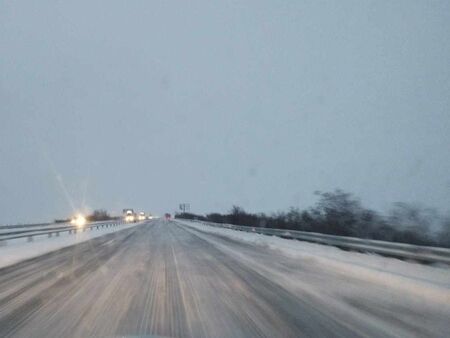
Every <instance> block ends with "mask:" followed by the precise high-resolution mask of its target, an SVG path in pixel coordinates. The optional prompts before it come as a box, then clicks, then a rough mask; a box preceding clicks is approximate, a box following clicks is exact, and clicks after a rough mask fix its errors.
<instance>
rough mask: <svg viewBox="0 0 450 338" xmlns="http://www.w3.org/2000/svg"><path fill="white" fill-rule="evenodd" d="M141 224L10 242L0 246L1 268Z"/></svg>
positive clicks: (63, 233)
mask: <svg viewBox="0 0 450 338" xmlns="http://www.w3.org/2000/svg"><path fill="white" fill-rule="evenodd" d="M140 224H142V223H135V224H120V225H118V226H115V227H108V228H99V229H98V230H97V229H93V230H86V231H78V232H77V233H76V234H74V233H72V234H69V233H68V232H62V233H60V235H59V236H58V237H57V236H55V234H53V236H52V237H50V238H48V237H46V236H45V235H43V236H34V237H33V242H27V239H26V238H20V239H14V240H8V241H7V244H6V245H3V246H0V268H2V267H5V266H8V265H12V264H15V263H17V262H20V261H22V260H25V259H29V258H33V257H36V256H40V255H43V254H45V253H48V252H51V251H55V250H58V249H61V248H64V247H67V246H71V245H75V244H78V243H81V242H84V241H88V240H90V239H93V238H96V237H100V236H104V235H106V234H110V233H113V232H116V231H121V230H124V229H128V228H132V227H134V226H136V225H140Z"/></svg>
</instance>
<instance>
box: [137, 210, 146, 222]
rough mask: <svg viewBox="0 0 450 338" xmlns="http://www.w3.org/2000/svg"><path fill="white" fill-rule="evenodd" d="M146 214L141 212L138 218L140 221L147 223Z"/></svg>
mask: <svg viewBox="0 0 450 338" xmlns="http://www.w3.org/2000/svg"><path fill="white" fill-rule="evenodd" d="M145 218H146V217H145V212H143V211H141V212H140V213H139V216H138V220H139V221H145Z"/></svg>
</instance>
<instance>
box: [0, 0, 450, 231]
mask: <svg viewBox="0 0 450 338" xmlns="http://www.w3.org/2000/svg"><path fill="white" fill-rule="evenodd" d="M335 188H342V189H344V190H346V191H349V192H352V193H354V194H356V195H357V196H359V197H360V198H361V199H362V202H363V203H364V204H365V205H367V206H369V207H372V208H375V209H378V210H382V211H383V210H386V209H387V208H388V207H389V205H390V204H391V203H392V202H396V201H404V202H420V203H423V204H425V205H428V206H432V207H436V208H438V209H440V210H441V211H447V210H449V209H450V2H449V1H446V0H445V1H412V0H405V1H381V0H376V1H361V0H355V1H341V0H339V1H338V0H336V1H315V0H314V1H261V0H258V1H209V0H208V1H176V2H175V1H121V2H117V1H102V2H96V1H71V2H67V1H21V2H16V1H14V2H13V1H0V223H15V222H34V221H45V220H51V219H53V218H56V217H65V216H68V215H70V214H71V213H72V208H80V207H81V206H82V205H83V200H84V201H85V202H84V203H85V204H86V205H87V206H88V207H89V208H90V209H95V208H106V209H108V210H110V211H113V212H117V211H120V210H121V209H122V208H124V207H134V208H135V209H139V210H140V209H143V210H146V211H153V212H155V213H162V212H164V211H173V210H174V209H175V208H176V206H177V205H178V203H180V202H189V203H191V206H192V211H194V212H209V211H227V210H228V209H229V208H230V206H231V205H232V204H237V205H241V206H243V207H244V208H245V209H247V210H249V211H258V212H259V211H266V212H270V211H276V210H281V209H287V208H288V207H290V206H299V207H301V208H304V207H309V206H310V205H312V204H313V203H314V201H315V196H314V195H313V192H314V191H315V190H321V191H330V190H333V189H335ZM64 190H66V193H65V192H64ZM66 195H67V196H69V197H70V198H69V199H70V200H72V204H73V206H71V205H70V203H69V201H68V200H69V199H68V198H67V196H66Z"/></svg>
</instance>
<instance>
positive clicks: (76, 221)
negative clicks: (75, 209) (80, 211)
mask: <svg viewBox="0 0 450 338" xmlns="http://www.w3.org/2000/svg"><path fill="white" fill-rule="evenodd" d="M71 223H72V224H75V225H76V226H77V227H79V228H81V227H83V226H85V225H86V217H84V216H83V215H78V216H76V217H75V218H74V219H72V222H71Z"/></svg>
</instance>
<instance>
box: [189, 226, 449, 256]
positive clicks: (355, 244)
mask: <svg viewBox="0 0 450 338" xmlns="http://www.w3.org/2000/svg"><path fill="white" fill-rule="evenodd" d="M195 222H198V223H202V224H205V225H208V226H213V227H216V228H227V229H233V230H239V231H246V232H252V233H258V234H263V235H271V236H278V237H283V238H289V239H297V240H302V241H307V242H313V243H319V244H325V245H332V246H336V247H339V248H341V249H345V250H354V251H360V252H370V253H376V254H379V255H383V256H389V257H395V258H400V259H407V260H415V261H419V262H423V263H444V264H450V249H446V248H439V247H430V246H421V245H412V244H403V243H395V242H385V241H377V240H373V239H363V238H355V237H343V236H334V235H326V234H320V233H317V232H305V231H297V230H285V229H272V228H259V227H248V226H240V225H233V224H220V223H212V222H204V221H195Z"/></svg>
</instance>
